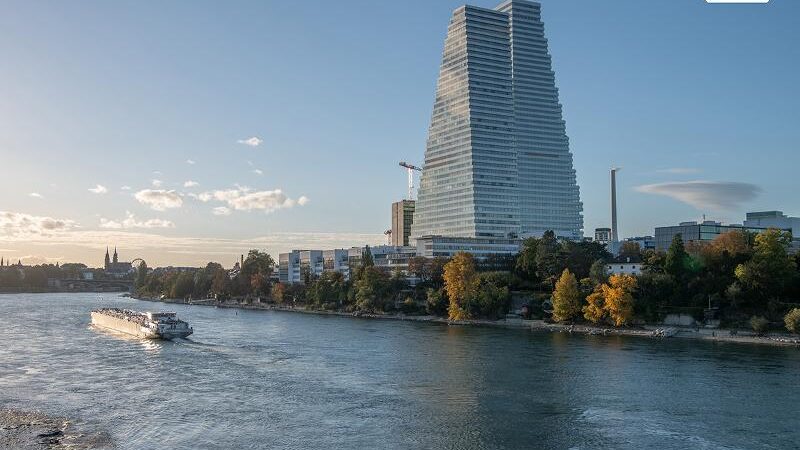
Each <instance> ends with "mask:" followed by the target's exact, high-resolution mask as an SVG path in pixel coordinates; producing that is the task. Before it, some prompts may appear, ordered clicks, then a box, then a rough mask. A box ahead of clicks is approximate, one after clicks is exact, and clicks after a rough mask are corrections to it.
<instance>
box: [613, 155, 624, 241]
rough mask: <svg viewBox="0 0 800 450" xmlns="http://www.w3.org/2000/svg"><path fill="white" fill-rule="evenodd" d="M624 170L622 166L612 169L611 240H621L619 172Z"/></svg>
mask: <svg viewBox="0 0 800 450" xmlns="http://www.w3.org/2000/svg"><path fill="white" fill-rule="evenodd" d="M620 170H622V169H621V168H620V167H614V168H613V169H611V242H612V243H613V244H616V243H617V242H619V234H618V233H617V172H619V171H620Z"/></svg>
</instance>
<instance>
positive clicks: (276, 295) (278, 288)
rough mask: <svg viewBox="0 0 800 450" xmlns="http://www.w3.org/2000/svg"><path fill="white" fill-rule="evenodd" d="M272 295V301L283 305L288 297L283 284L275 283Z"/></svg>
mask: <svg viewBox="0 0 800 450" xmlns="http://www.w3.org/2000/svg"><path fill="white" fill-rule="evenodd" d="M270 295H271V296H272V300H274V301H276V302H277V303H283V302H284V301H285V297H286V285H285V284H283V283H275V284H274V285H272V291H271V292H270Z"/></svg>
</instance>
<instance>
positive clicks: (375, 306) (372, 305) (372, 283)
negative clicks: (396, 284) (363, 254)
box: [353, 266, 389, 312]
mask: <svg viewBox="0 0 800 450" xmlns="http://www.w3.org/2000/svg"><path fill="white" fill-rule="evenodd" d="M388 284H389V277H388V276H387V275H386V274H385V273H384V272H383V271H381V270H379V269H377V268H376V267H374V266H366V267H364V268H363V271H362V273H361V277H360V278H359V279H358V280H356V282H355V283H354V284H353V289H354V291H355V301H356V308H357V309H358V310H360V311H371V312H375V311H379V310H383V309H384V307H385V302H386V300H387V293H388Z"/></svg>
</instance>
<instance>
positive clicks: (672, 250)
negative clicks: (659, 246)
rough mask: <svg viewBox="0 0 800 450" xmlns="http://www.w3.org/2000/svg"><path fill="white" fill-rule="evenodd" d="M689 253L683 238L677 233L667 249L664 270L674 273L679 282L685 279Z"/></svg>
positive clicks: (670, 273)
mask: <svg viewBox="0 0 800 450" xmlns="http://www.w3.org/2000/svg"><path fill="white" fill-rule="evenodd" d="M688 259H689V254H688V253H686V248H685V246H684V245H683V238H682V237H681V235H680V234H676V235H675V237H673V238H672V244H670V246H669V250H667V256H666V259H665V260H664V270H665V271H666V272H667V273H668V274H669V275H672V276H673V277H674V278H675V280H676V281H678V282H679V283H680V282H682V281H683V280H684V279H685V274H686V268H687V265H688V264H687V262H688Z"/></svg>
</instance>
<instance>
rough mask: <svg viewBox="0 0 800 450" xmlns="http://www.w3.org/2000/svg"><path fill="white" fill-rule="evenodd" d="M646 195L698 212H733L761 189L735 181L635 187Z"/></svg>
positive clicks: (691, 182)
mask: <svg viewBox="0 0 800 450" xmlns="http://www.w3.org/2000/svg"><path fill="white" fill-rule="evenodd" d="M636 190H637V191H639V192H644V193H647V194H656V195H664V196H667V197H671V198H674V199H676V200H678V201H681V202H683V203H686V204H689V205H691V206H694V207H695V208H697V209H700V210H707V209H709V210H715V211H720V210H733V209H736V208H738V207H739V206H740V205H741V204H742V203H745V202H748V201H750V200H753V199H755V198H756V197H757V196H758V194H760V193H761V188H760V187H758V186H756V185H753V184H749V183H740V182H736V181H703V180H700V181H684V182H670V183H657V184H647V185H643V186H637V187H636Z"/></svg>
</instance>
